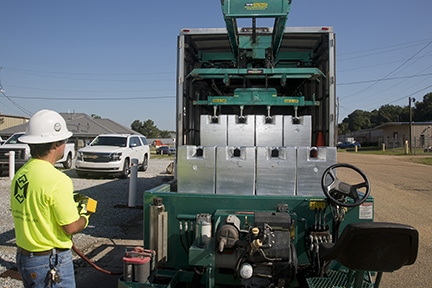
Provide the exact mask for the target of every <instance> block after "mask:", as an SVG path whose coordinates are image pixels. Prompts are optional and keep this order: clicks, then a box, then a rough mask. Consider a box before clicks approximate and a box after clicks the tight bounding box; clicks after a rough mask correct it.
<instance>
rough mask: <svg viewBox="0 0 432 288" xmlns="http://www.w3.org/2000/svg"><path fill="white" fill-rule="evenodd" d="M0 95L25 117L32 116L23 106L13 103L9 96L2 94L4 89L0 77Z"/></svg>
mask: <svg viewBox="0 0 432 288" xmlns="http://www.w3.org/2000/svg"><path fill="white" fill-rule="evenodd" d="M1 70H2V68H1V67H0V72H1ZM0 94H2V95H3V96H4V97H5V98H6V99H7V100H8V101H9V102H11V103H12V104H13V105H14V106H15V107H16V108H18V109H19V110H21V111H22V112H24V113H25V114H27V115H29V116H30V115H32V113H31V112H30V111H29V110H27V109H26V108H24V107H23V106H21V105H19V104H18V103H16V102H15V101H13V100H12V99H11V98H10V97H9V96H7V95H6V94H5V93H4V89H3V86H2V84H1V77H0Z"/></svg>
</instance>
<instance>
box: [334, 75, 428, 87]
mask: <svg viewBox="0 0 432 288" xmlns="http://www.w3.org/2000/svg"><path fill="white" fill-rule="evenodd" d="M431 75H432V73H426V74H417V75H408V76H400V77H391V78H380V79H374V80H364V81H356V82H347V83H337V84H336V85H338V86H344V85H353V84H364V83H370V82H379V81H389V80H400V79H408V78H417V77H425V76H431Z"/></svg>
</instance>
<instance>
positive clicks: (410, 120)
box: [408, 97, 415, 153]
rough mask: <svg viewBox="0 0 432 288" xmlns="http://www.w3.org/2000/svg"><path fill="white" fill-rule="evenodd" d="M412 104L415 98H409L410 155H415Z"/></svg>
mask: <svg viewBox="0 0 432 288" xmlns="http://www.w3.org/2000/svg"><path fill="white" fill-rule="evenodd" d="M411 102H415V98H411V97H408V107H409V148H410V153H413V150H412V110H411Z"/></svg>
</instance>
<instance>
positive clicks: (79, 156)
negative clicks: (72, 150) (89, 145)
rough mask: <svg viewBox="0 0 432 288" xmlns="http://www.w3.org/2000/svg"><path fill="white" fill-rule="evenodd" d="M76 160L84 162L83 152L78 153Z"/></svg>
mask: <svg viewBox="0 0 432 288" xmlns="http://www.w3.org/2000/svg"><path fill="white" fill-rule="evenodd" d="M76 158H77V160H80V161H82V160H83V153H82V152H81V151H78V152H77V156H76Z"/></svg>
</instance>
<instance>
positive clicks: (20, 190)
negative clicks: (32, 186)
mask: <svg viewBox="0 0 432 288" xmlns="http://www.w3.org/2000/svg"><path fill="white" fill-rule="evenodd" d="M28 185H29V182H28V180H27V177H26V176H25V175H22V176H21V177H19V178H18V179H17V181H16V182H15V189H14V197H15V199H16V200H17V201H18V202H19V203H20V204H22V203H23V202H24V200H25V198H26V197H27V188H28Z"/></svg>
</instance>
